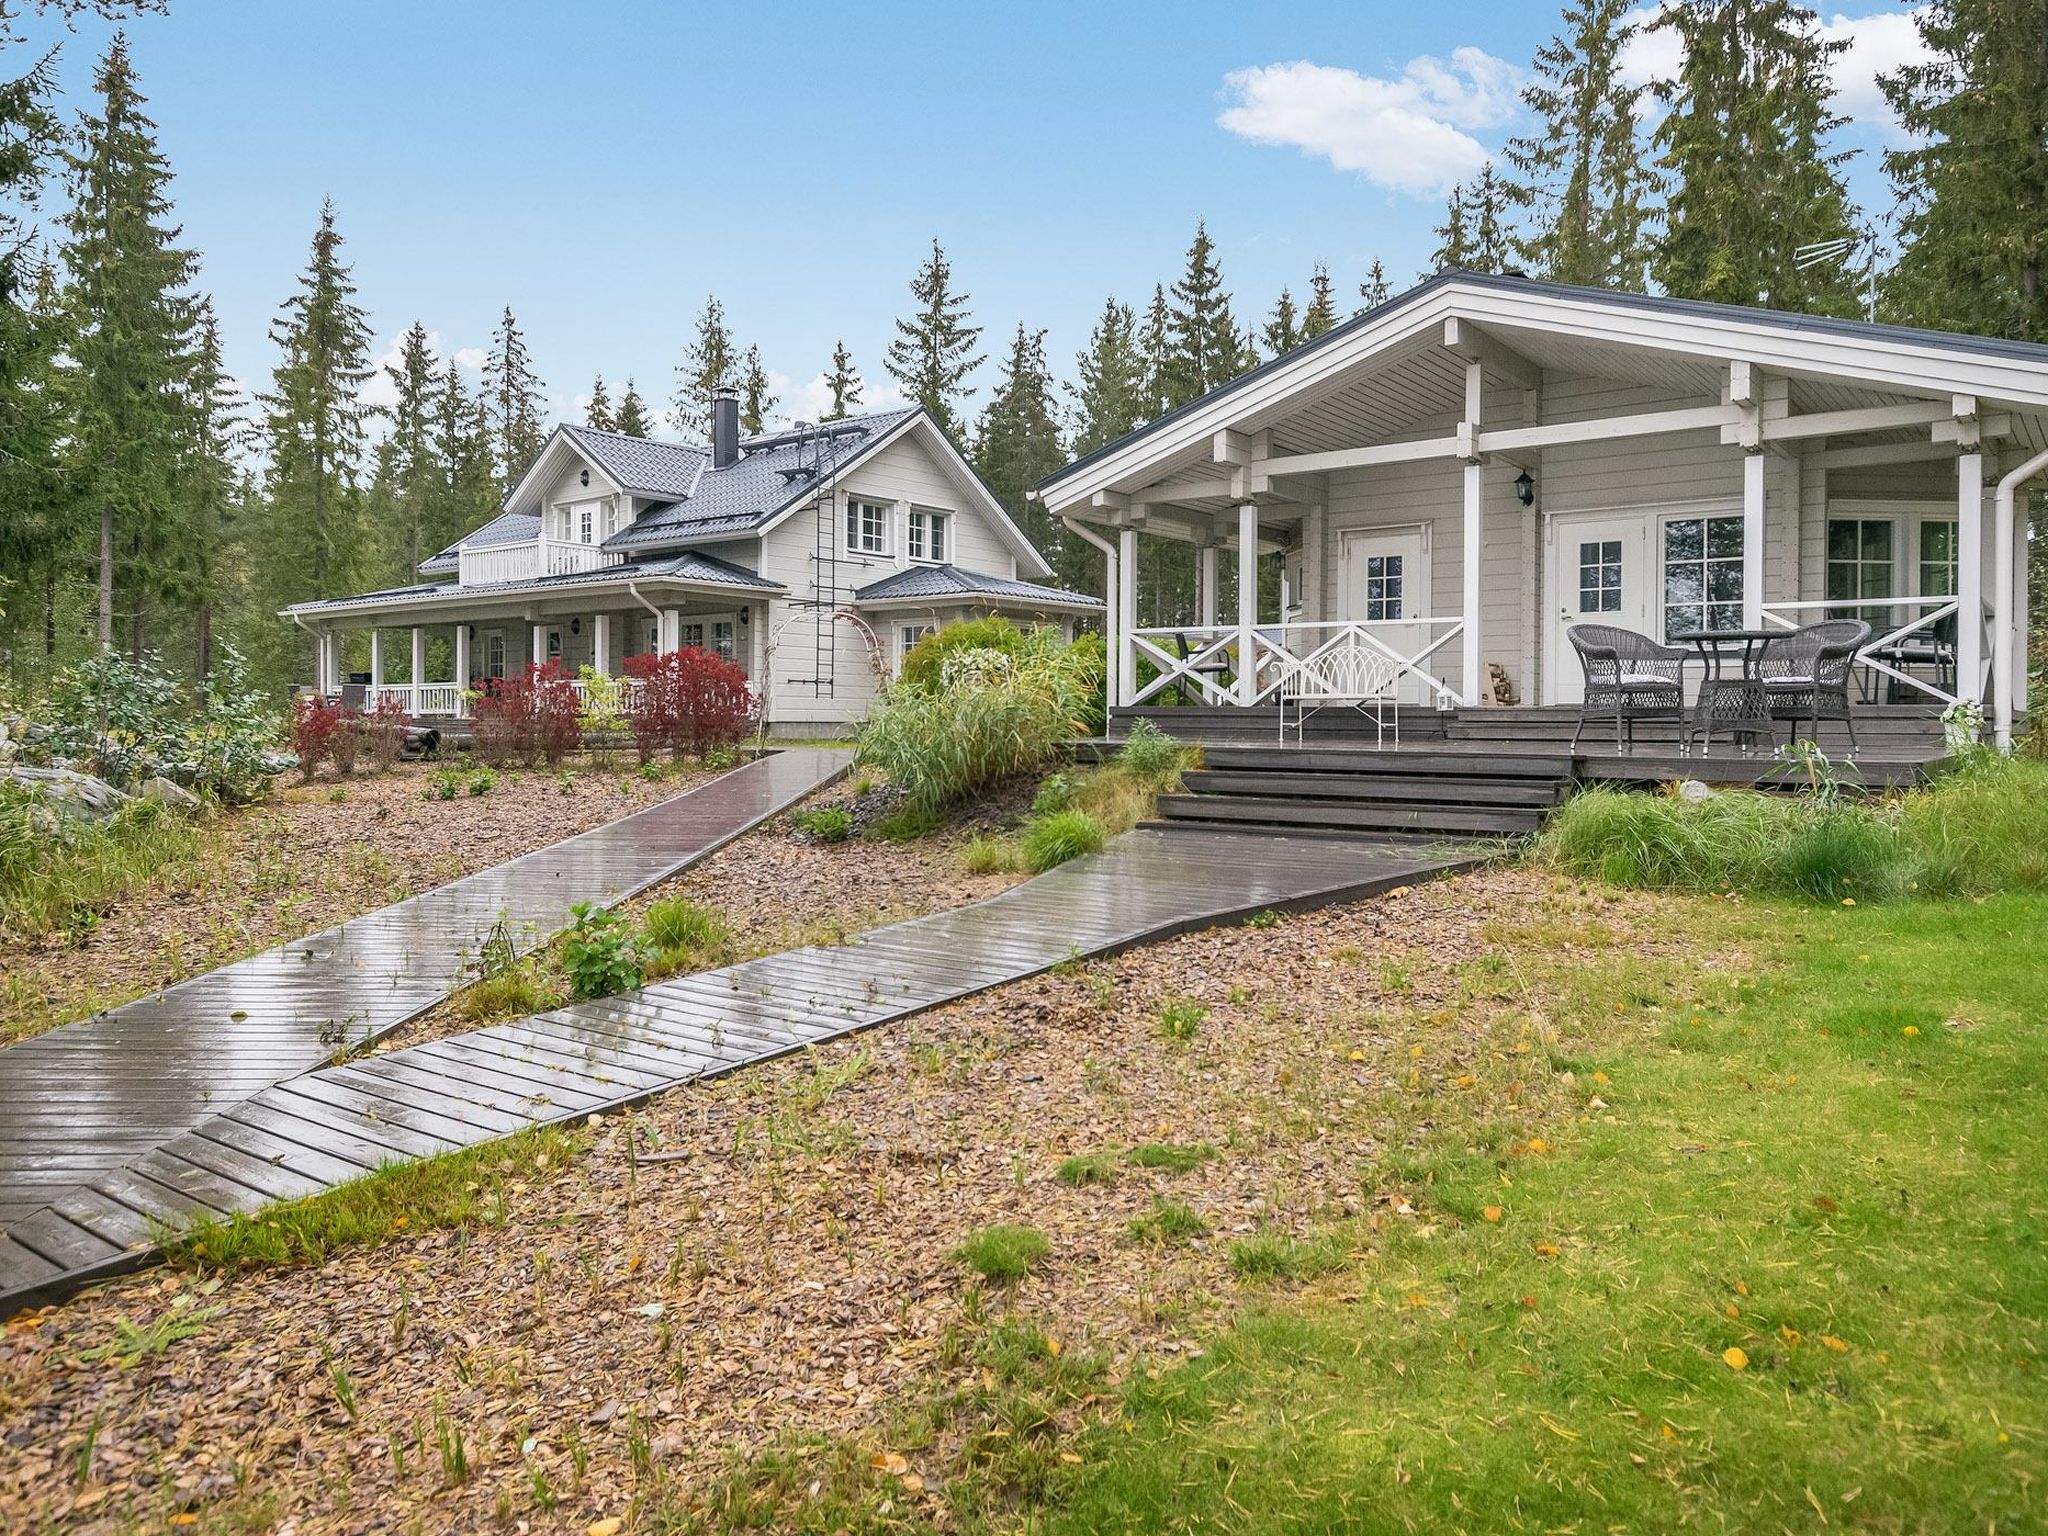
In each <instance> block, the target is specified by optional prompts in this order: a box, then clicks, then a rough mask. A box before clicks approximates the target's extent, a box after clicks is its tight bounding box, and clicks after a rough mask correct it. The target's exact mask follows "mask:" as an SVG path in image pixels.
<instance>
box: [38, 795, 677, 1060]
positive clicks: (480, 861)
mask: <svg viewBox="0 0 2048 1536" xmlns="http://www.w3.org/2000/svg"><path fill="white" fill-rule="evenodd" d="M630 761H631V760H630V758H628V759H625V762H626V763H627V764H628V765H630ZM437 771H438V767H437V765H435V764H432V763H405V764H401V765H399V766H398V767H397V768H394V769H393V770H392V771H391V772H389V773H388V774H382V775H373V774H367V773H364V774H358V775H356V776H355V777H353V778H351V779H348V780H345V781H338V782H337V781H333V780H330V779H327V778H324V777H323V778H321V779H319V780H317V781H316V782H314V783H312V784H306V785H302V784H299V783H297V782H296V781H295V779H294V780H280V781H279V782H280V788H279V789H278V790H277V792H276V793H275V794H274V795H273V796H272V797H271V798H270V799H269V800H267V801H264V802H263V803H261V804H258V805H254V806H250V807H247V808H245V809H240V810H235V811H231V812H228V813H226V814H224V815H222V816H221V817H220V818H219V819H218V820H216V821H214V822H212V823H210V824H209V825H208V826H207V827H206V829H205V833H204V835H205V841H206V851H205V853H204V855H203V857H202V859H201V860H200V862H199V863H198V864H197V865H196V866H195V867H191V868H181V869H177V870H173V871H167V872H166V873H165V874H164V875H163V876H161V877H159V879H158V880H157V881H156V882H155V883H154V884H153V885H152V886H151V887H150V888H149V889H147V890H145V891H143V892H140V893H138V894H137V895H136V896H134V897H133V898H131V899H130V900H128V901H126V902H124V903H123V904H122V905H121V906H120V907H119V908H117V909H116V910H114V911H112V912H110V913H107V914H106V915H105V916H103V917H102V918H101V919H100V920H99V922H98V923H97V924H96V925H95V927H94V928H93V929H92V931H91V932H90V933H89V934H88V935H86V936H85V937H84V938H83V939H82V940H80V941H78V942H72V941H71V940H69V939H66V938H64V937H61V936H59V937H53V938H51V939H49V940H46V941H43V942H40V943H37V944H33V945H14V946H10V947H8V948H6V949H4V950H0V1042H4V1041H6V1040H9V1039H18V1038H21V1037H24V1036H27V1035H32V1034H35V1033H37V1032H39V1031H41V1030H44V1029H48V1028H50V1027H52V1026H53V1025H57V1024H61V1023H64V1022H65V1021H67V1020H70V1019H77V1018H84V1017H85V1016H86V1015H88V1014H90V1013H92V1012H94V1011H95V1010H97V1009H100V1008H108V1007H112V1006H114V1005H116V1004H118V1003H123V1002H127V1001H128V1000H130V999H131V998H135V997H139V996H141V995H142V994H143V993H145V992H150V991H154V990H155V989H157V988H159V987H164V986H168V985H170V984H171V983H173V982H177V981H182V980H184V979H185V978H186V977H189V976H196V975H198V974H199V973H201V972H203V971H208V970H212V969H213V968H214V967H216V966H220V965H225V964H227V963H228V962H229V961H231V960H238V959H240V958H242V957H243V956H245V955H251V954H255V953H257V952H258V951H261V950H264V949H268V948H270V947H271V946H272V945H275V944H281V943H283V942H285V941H286V940H288V939H293V938H296V937H298V936H299V935H301V934H306V933H314V932H317V931H319V930H320V929H322V928H326V927H329V926H331V925H333V924H335V923H338V922H341V921H343V920H344V919H346V918H351V917H356V916H359V915H360V914H362V913H364V912H369V911H373V910H375V909H376V908H378V907H382V906H387V905H389V904H390V903H392V902H394V901H400V900H403V899H404V898H405V897H407V896H412V895H416V894H417V893H419V892H421V891H425V890H430V889H432V888H433V887H434V886H437V885H442V884H445V883H446V882H448V881H450V880H453V879H456V878H457V877H459V876H462V875H468V874H474V873H475V872H476V871H478V870H480V869H488V868H489V867H490V866H492V865H493V864H500V863H503V862H504V861H505V860H507V859H511V858H516V857H517V856H519V855H520V854H522V853H529V852H531V851H533V850H534V849H536V848H544V847H546V846H547V845H548V844H549V843H553V842H558V841H560V840H561V839H562V838H565V837H568V836H571V835H572V834H574V833H577V832H585V831H588V830H589V829H590V828H592V827H595V826H598V825H600V824H601V823H604V822H607V821H612V820H615V819H616V818H618V817H620V816H623V815H626V814H627V813H629V812H631V811H637V810H642V809H645V808H646V807H647V806H650V805H653V804H655V803H656V802H658V801H661V800H664V799H666V798H668V797H669V796H670V795H674V794H677V793H679V792H681V791H682V790H684V789H687V788H690V787H691V786H692V785H695V784H699V783H702V782H704V781H705V780H706V779H707V778H709V777H710V775H709V774H707V773H703V772H700V771H694V770H693V771H687V772H678V773H676V774H674V775H672V776H665V777H663V778H661V779H658V780H654V781H651V782H650V781H648V780H645V779H642V778H640V777H639V776H638V775H637V774H635V773H633V772H631V771H629V769H628V768H624V767H622V768H618V769H614V770H611V771H598V770H593V769H572V770H571V771H569V772H567V773H559V772H551V771H548V770H540V769H537V770H522V769H509V770H502V771H499V772H498V773H497V774H496V775H495V780H496V782H495V783H494V784H493V786H492V787H491V789H490V791H489V793H487V794H483V795H472V794H471V793H470V792H469V788H468V773H469V769H468V766H467V764H466V763H465V764H463V765H462V766H461V767H460V768H459V769H458V772H459V773H460V774H461V775H462V777H463V781H464V782H463V784H462V786H461V788H460V789H459V791H458V793H457V796H456V798H454V799H452V800H442V799H438V798H435V799H427V798H425V792H426V790H427V787H428V785H429V783H430V782H431V779H432V777H433V775H434V773H435V772H437ZM337 797H339V798H337Z"/></svg>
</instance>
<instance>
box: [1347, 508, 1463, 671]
mask: <svg viewBox="0 0 2048 1536" xmlns="http://www.w3.org/2000/svg"><path fill="white" fill-rule="evenodd" d="M1337 583H1338V588H1337V614H1336V616H1337V617H1338V618H1340V619H1350V620H1352V621H1354V622H1357V623H1361V624H1364V625H1366V626H1367V628H1366V633H1367V634H1369V635H1371V636H1372V637H1373V638H1374V639H1375V640H1377V641H1379V642H1380V643H1381V644H1382V645H1385V646H1388V647H1389V648H1391V649H1392V650H1394V651H1395V652H1397V653H1398V654H1400V655H1401V656H1404V657H1407V656H1415V655H1418V654H1419V653H1420V652H1422V651H1423V650H1425V649H1426V648H1427V647H1428V645H1429V641H1430V631H1429V626H1428V625H1427V624H1424V623H1419V622H1417V621H1418V620H1422V619H1426V618H1428V617H1429V543H1428V540H1427V538H1426V537H1425V536H1424V534H1423V531H1422V529H1420V528H1415V527H1409V528H1352V529H1347V530H1346V531H1345V532H1344V533H1343V534H1342V535H1341V536H1340V538H1339V542H1338V546H1337ZM1450 649H1451V647H1448V646H1447V647H1445V651H1448V650H1450ZM1444 654H1445V652H1444V651H1439V652H1438V653H1437V654H1436V655H1435V656H1433V657H1431V658H1430V659H1429V661H1426V662H1424V663H1423V664H1422V666H1423V670H1425V671H1428V672H1431V673H1432V674H1434V673H1435V671H1436V663H1438V662H1440V661H1441V660H1442V659H1443V657H1444ZM1399 696H1400V699H1401V702H1402V703H1404V704H1426V703H1428V702H1430V701H1431V700H1432V698H1433V697H1434V695H1433V693H1432V692H1431V690H1430V688H1429V686H1428V684H1426V683H1424V682H1423V681H1422V679H1420V678H1418V677H1416V676H1414V675H1412V674H1408V673H1404V674H1403V675H1402V678H1401V687H1400V695H1399Z"/></svg>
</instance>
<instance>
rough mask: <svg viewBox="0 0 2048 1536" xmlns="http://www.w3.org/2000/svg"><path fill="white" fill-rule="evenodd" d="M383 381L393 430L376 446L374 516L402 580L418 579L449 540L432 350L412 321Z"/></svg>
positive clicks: (423, 331)
mask: <svg viewBox="0 0 2048 1536" xmlns="http://www.w3.org/2000/svg"><path fill="white" fill-rule="evenodd" d="M384 374H385V377H386V378H388V379H389V380H390V381H391V387H392V389H393V390H394V391H396V393H397V396H398V398H397V400H396V401H394V402H393V404H392V406H391V408H390V412H389V415H390V419H391V430H390V432H389V433H388V434H386V436H385V438H384V441H383V442H381V443H379V444H378V445H377V467H378V475H377V495H376V498H375V500H376V504H377V513H378V516H379V518H380V519H381V521H382V522H383V532H384V539H385V544H386V547H387V548H388V549H389V551H390V553H391V559H392V564H393V565H394V566H395V570H393V571H392V572H391V574H392V575H394V576H396V577H397V579H398V580H400V581H412V580H414V579H416V575H417V572H418V570H419V563H420V562H421V561H422V560H424V559H426V558H427V556H429V555H431V554H434V553H435V552H436V551H438V550H440V549H442V548H444V547H445V546H446V545H447V544H448V542H449V540H450V538H453V537H456V536H459V535H460V533H461V532H462V531H463V530H461V529H457V530H455V532H454V534H451V535H449V538H443V537H442V535H443V534H444V533H447V531H448V530H447V521H448V519H447V517H446V514H445V511H444V507H445V500H446V498H445V497H444V495H443V492H442V487H443V485H444V483H445V480H444V476H443V473H442V467H441V461H440V455H439V453H438V452H437V450H436V447H435V442H434V427H435V415H436V400H435V396H436V393H437V388H438V385H439V383H440V381H439V380H438V379H437V378H436V377H435V366H434V346H433V342H432V341H431V340H430V339H429V338H428V336H427V328H426V327H425V326H424V325H422V324H420V322H419V321H417V320H415V321H414V322H413V323H412V327H411V329H409V330H408V331H407V332H406V333H405V335H404V336H403V337H401V338H400V339H399V343H398V362H397V363H396V365H387V366H386V367H385V369H384Z"/></svg>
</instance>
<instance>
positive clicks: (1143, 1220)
mask: <svg viewBox="0 0 2048 1536" xmlns="http://www.w3.org/2000/svg"><path fill="white" fill-rule="evenodd" d="M1208 1230H1209V1224H1208V1223H1207V1222H1206V1221H1204V1220H1202V1218H1201V1217H1200V1216H1198V1215H1197V1214H1196V1213H1195V1208H1194V1207H1193V1206H1191V1205H1189V1204H1188V1203H1187V1202H1186V1201H1185V1200H1162V1199H1161V1198H1159V1196H1157V1195H1154V1196H1153V1197H1152V1209H1151V1210H1149V1211H1147V1212H1146V1213H1145V1214H1144V1215H1142V1216H1137V1217H1133V1218H1132V1219H1131V1221H1130V1222H1129V1223H1128V1224H1127V1225H1126V1226H1125V1228H1124V1231H1125V1232H1126V1233H1127V1234H1128V1235H1129V1236H1130V1238H1131V1240H1132V1241H1133V1242H1139V1243H1150V1244H1152V1245H1154V1246H1155V1247H1161V1248H1164V1247H1168V1246H1170V1245H1177V1244H1180V1243H1185V1242H1187V1241H1189V1240H1190V1239H1192V1238H1197V1237H1200V1236H1202V1235H1203V1234H1204V1233H1206V1232H1207V1231H1208Z"/></svg>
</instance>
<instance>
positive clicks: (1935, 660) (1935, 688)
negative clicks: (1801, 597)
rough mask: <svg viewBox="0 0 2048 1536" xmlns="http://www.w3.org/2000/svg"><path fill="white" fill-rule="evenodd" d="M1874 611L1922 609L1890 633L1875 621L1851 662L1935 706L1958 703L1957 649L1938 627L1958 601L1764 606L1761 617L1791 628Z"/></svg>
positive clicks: (1957, 609) (1953, 615)
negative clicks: (1917, 671)
mask: <svg viewBox="0 0 2048 1536" xmlns="http://www.w3.org/2000/svg"><path fill="white" fill-rule="evenodd" d="M1877 609H1889V610H1892V611H1894V612H1895V613H1896V612H1897V611H1898V610H1902V609H1903V610H1907V613H1908V615H1910V613H1911V610H1913V609H1924V610H1925V611H1924V612H1922V613H1920V614H1918V615H1917V616H1906V617H1905V622H1904V623H1902V624H1899V625H1897V626H1896V627H1895V628H1891V629H1886V628H1885V627H1884V626H1883V624H1881V623H1877V622H1873V623H1872V624H1871V626H1870V632H1871V633H1870V639H1869V640H1868V641H1867V642H1865V644H1864V645H1863V647H1862V649H1860V650H1859V651H1857V653H1856V659H1855V664H1856V665H1857V666H1861V667H1867V668H1869V669H1870V671H1871V672H1872V673H1874V674H1877V675H1879V676H1882V677H1887V678H1890V679H1892V680H1893V681H1894V682H1897V683H1903V684H1904V685H1905V686H1907V687H1909V688H1915V689H1918V690H1919V691H1920V692H1921V693H1924V694H1926V695H1927V696H1928V697H1929V698H1931V699H1934V700H1936V701H1938V702H1939V703H1942V704H1954V703H1956V702H1957V701H1958V700H1959V699H1960V698H1961V696H1962V685H1963V679H1961V678H1960V677H1959V676H1958V675H1957V668H1956V645H1955V641H1954V639H1953V638H1952V637H1949V636H1944V635H1943V634H1941V633H1940V631H1939V628H1938V626H1939V625H1940V624H1941V622H1942V621H1943V620H1944V619H1958V618H1959V616H1960V615H1961V612H1962V603H1961V601H1960V600H1959V599H1957V598H1954V597H1941V596H1934V597H1858V598H1834V599H1821V600H1816V601H1810V602H1797V603H1765V604H1764V605H1763V616H1764V622H1765V623H1766V624H1775V625H1777V626H1778V627H1779V628H1781V629H1788V630H1791V629H1800V628H1802V627H1804V626H1805V625H1808V624H1817V623H1819V622H1820V621H1821V620H1823V619H1828V618H1842V617H1848V616H1854V617H1857V618H1869V617H1870V616H1871V614H1872V613H1873V612H1874V611H1875V610H1877ZM1916 664H1917V665H1920V666H1923V667H1925V668H1926V669H1927V670H1928V671H1929V672H1931V673H1932V674H1933V676H1932V678H1931V679H1930V678H1928V677H1924V676H1917V677H1916V676H1915V675H1914V674H1913V673H1912V672H1910V671H1908V670H1906V669H1907V668H1909V667H1912V666H1914V665H1916Z"/></svg>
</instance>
